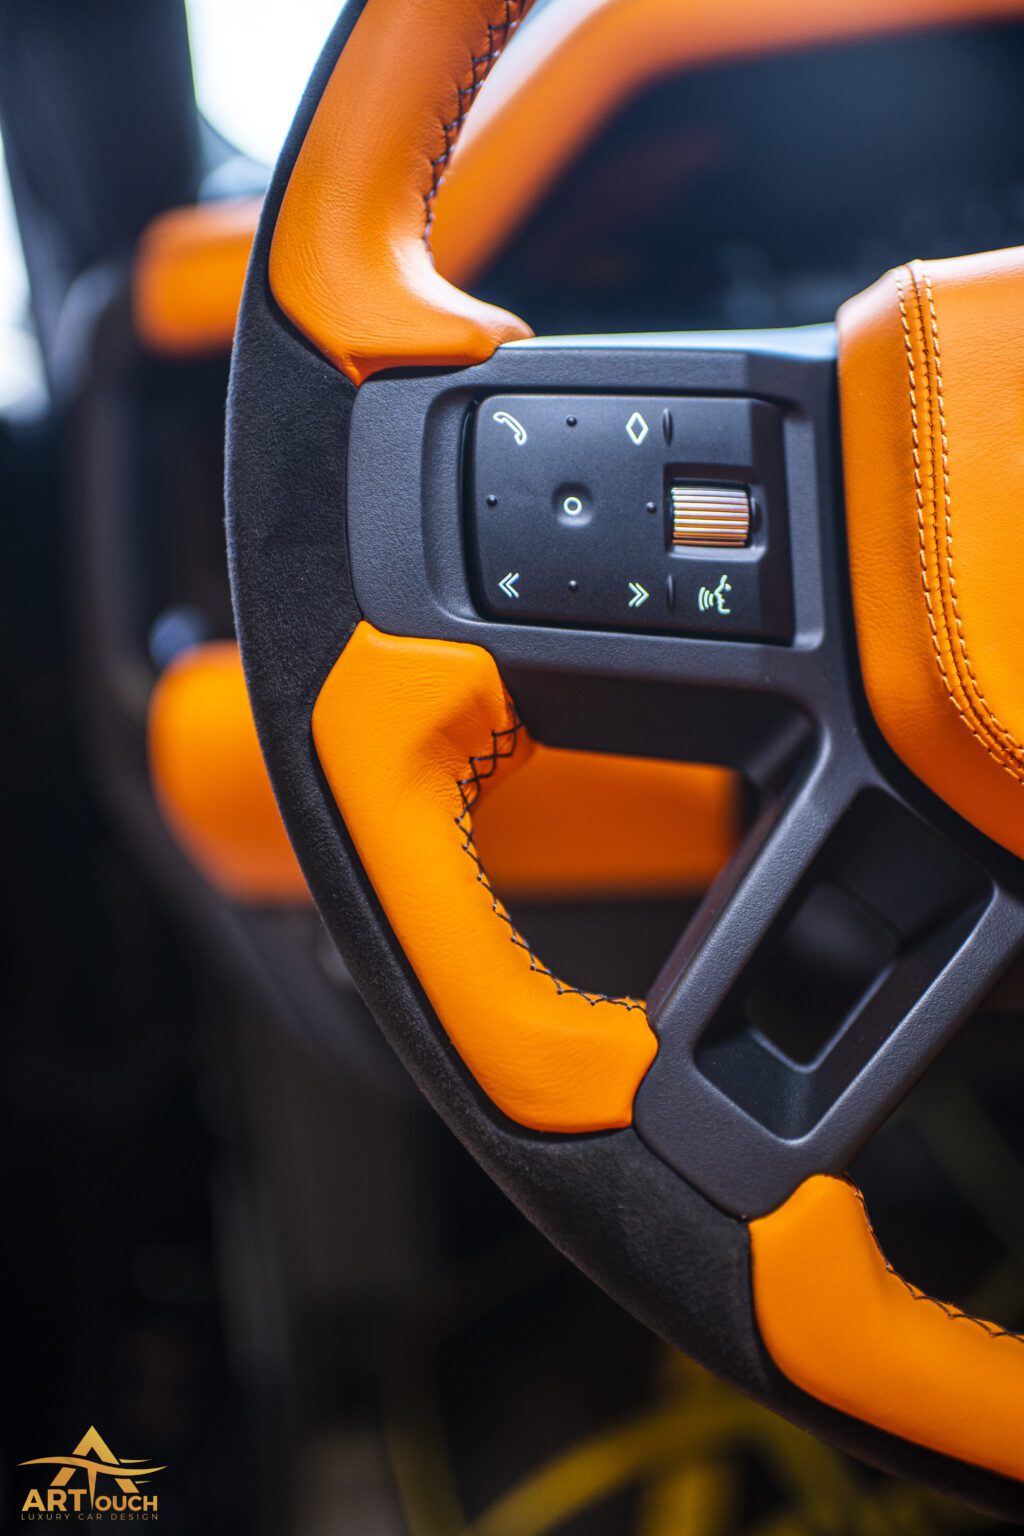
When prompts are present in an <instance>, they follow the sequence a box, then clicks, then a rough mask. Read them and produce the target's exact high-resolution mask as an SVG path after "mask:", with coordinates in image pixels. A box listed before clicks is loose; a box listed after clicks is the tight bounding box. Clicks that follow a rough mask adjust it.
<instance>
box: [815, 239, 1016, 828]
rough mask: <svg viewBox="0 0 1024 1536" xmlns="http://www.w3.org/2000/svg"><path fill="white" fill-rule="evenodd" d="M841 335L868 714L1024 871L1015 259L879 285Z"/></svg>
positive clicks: (995, 256) (954, 265) (941, 268)
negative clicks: (1015, 857) (1018, 860)
mask: <svg viewBox="0 0 1024 1536" xmlns="http://www.w3.org/2000/svg"><path fill="white" fill-rule="evenodd" d="M839 334H840V387H841V402H842V429H843V457H844V465H845V474H846V500H847V524H848V531H849V545H850V564H851V570H852V575H853V596H854V605H855V610H856V621H857V642H858V646H859V649H860V656H861V664H862V668H863V674H864V683H865V687H866V689H867V694H868V699H869V701H870V704H871V708H872V711H873V713H874V715H875V718H876V720H877V721H878V724H879V726H880V727H881V729H882V731H883V733H884V735H885V737H886V739H887V740H888V742H889V744H890V746H891V747H892V748H893V750H894V751H895V752H897V753H898V754H899V756H900V757H901V758H902V759H903V761H904V762H905V763H906V764H907V766H908V767H909V768H911V769H913V771H914V772H915V773H916V774H917V775H918V776H919V777H920V778H921V779H923V780H924V781H925V783H926V784H928V785H930V787H931V788H932V789H933V790H934V791H935V792H936V794H938V795H941V796H942V798H943V799H944V800H946V801H948V803H949V804H950V805H952V806H953V807H954V808H955V809H956V810H958V811H959V812H960V814H961V815H962V816H965V817H966V818H967V820H968V821H971V822H973V823H974V825H975V826H977V827H980V828H981V830H982V831H983V832H986V833H987V834H988V835H989V837H992V838H994V839H996V840H997V841H998V842H1000V843H1003V844H1004V845H1005V846H1006V847H1007V848H1009V849H1011V850H1012V851H1013V852H1014V853H1016V854H1018V855H1020V856H1024V666H1022V665H1021V657H1022V655H1024V603H1022V602H1021V597H1020V582H1019V571H1020V565H1021V554H1020V527H1021V511H1020V509H1021V505H1022V502H1024V451H1022V447H1021V443H1022V415H1021V409H1022V408H1021V402H1022V400H1024V250H1020V249H1018V250H1010V251H996V252H993V253H991V254H989V255H985V256H969V257H962V258H959V259H957V260H952V261H936V262H930V263H927V264H924V263H921V262H914V263H912V265H910V266H909V267H902V268H900V269H899V270H898V271H897V272H890V273H888V274H887V275H886V276H885V277H883V278H882V279H881V280H880V282H878V283H876V284H875V285H874V286H873V287H871V288H869V289H868V290H867V292H866V293H863V294H861V295H859V297H857V298H856V299H852V300H851V301H850V302H849V303H848V304H846V305H844V307H843V309H842V310H841V311H840V314H839Z"/></svg>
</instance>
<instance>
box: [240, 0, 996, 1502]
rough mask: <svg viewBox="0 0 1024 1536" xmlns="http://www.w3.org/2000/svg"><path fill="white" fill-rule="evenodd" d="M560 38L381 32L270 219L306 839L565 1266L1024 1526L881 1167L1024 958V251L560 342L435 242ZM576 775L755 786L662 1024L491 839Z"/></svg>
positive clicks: (252, 386) (478, 1137)
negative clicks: (535, 918)
mask: <svg viewBox="0 0 1024 1536" xmlns="http://www.w3.org/2000/svg"><path fill="white" fill-rule="evenodd" d="M527 8H528V7H527V5H526V4H525V3H522V0H444V3H443V4H442V3H436V4H413V3H411V0H349V3H348V4H347V5H346V7H345V9H344V12H343V14H342V16H341V19H340V20H339V22H338V24H337V26H336V28H335V30H334V32H333V34H332V36H331V38H330V40H329V42H328V44H327V46H326V49H325V51H324V54H323V56H322V58H321V60H320V62H319V64H318V66H317V69H316V72H315V74H314V76H313V79H312V81H311V84H310V86H309V89H308V92H307V94H306V97H305V100H304V102H303V104H302V106H301V108H300V110H299V113H298V116H297V119H296V122H295V124H294V127H293V129H292V132H291V135H290V137H289V140H288V143H287V145H286V146H285V149H284V151H283V153H282V156H281V159H280V161H279V163H278V166H277V168H276V171H275V174H274V177H273V181H272V185H271V187H270V191H269V195H268V197H267V200H266V205H265V208H264V212H263V216H262V221H261V225H260V229H259V234H258V237H257V240H256V244H255V247H254V253H253V258H252V261H251V264H250V268H249V273H248V279H247V283H246V289H245V295H244V300H243V304H242V310H241V315H240V320H239V325H238V330H237V338H236V344H235V352H234V360H233V368H232V380H231V390H230V399H229V423H228V460H229V463H228V533H229V552H230V561H231V575H232V583H233V593H234V601H235V607H236V616H237V624H238V633H239V637H240V642H241V646H242V654H243V660H244V664H245V669H246V676H247V682H248V687H249V691H250V695H251V700H252V705H253V710H254V714H255V718H256V722H257V726H258V730H259V734H260V739H261V743H262V747H263V751H264V754H265V757H266V760H267V764H268V767H269V770H270V773H271V776H272V779H273V783H274V786H275V790H276V793H277V796H278V799H279V802H280V805H281V809H282V812H283V815H284V819H285V822H286V825H287V828H288V831H289V835H290V837H291V839H292V841H293V843H294V846H295V848H296V851H297V853H298V856H299V858H300V861H301V864H302V868H303V871H304V873H305V875H306V878H307V879H308V881H309V884H310V887H311V889H312V891H313V894H314V896H315V898H316V901H317V903H318V905H319V908H320V911H321V913H322V914H323V917H324V920H325V922H326V924H327V925H328V927H329V929H330V932H331V934H332V935H333V937H334V940H335V942H336V943H337V945H338V948H339V949H340V951H341V952H342V954H343V955H344V957H345V960H346V961H347V963H348V965H349V967H350V969H351V971H352V974H353V976H354V978H355V979H356V982H357V984H358V986H359V987H360V989H361V991H362V993H363V995H364V997H365V998H366V1000H367V1003H368V1005H369V1006H370V1008H371V1009H372V1011H373V1013H374V1015H375V1016H376V1018H377V1020H378V1021H379V1024H380V1026H381V1028H382V1030H383V1031H384V1032H385V1034H386V1036H387V1038H388V1039H389V1040H390V1042H391V1043H392V1045H393V1046H394V1048H395V1050H396V1051H397V1052H398V1053H399V1055H400V1056H401V1058H402V1059H403V1061H404V1062H405V1063H406V1065H407V1067H408V1069H409V1070H410V1072H411V1073H412V1074H413V1075H414V1077H415V1078H416V1080H417V1082H418V1083H419V1084H420V1086H421V1088H422V1089H423V1091H424V1093H425V1094H426V1095H427V1097H428V1098H429V1099H430V1100H431V1102H432V1103H433V1104H434V1106H435V1107H436V1109H437V1110H438V1112H439V1113H440V1114H441V1115H442V1116H443V1117H444V1118H445V1119H446V1120H447V1122H448V1123H449V1124H450V1125H451V1127H452V1128H453V1129H454V1131H455V1132H456V1134H457V1135H458V1136H459V1137H460V1138H461V1140H462V1141H463V1142H464V1143H465V1145H466V1146H467V1147H468V1148H470V1150H471V1151H472V1152H473V1153H474V1155H475V1156H476V1157H477V1158H478V1159H479V1161H480V1162H481V1163H482V1165H483V1166H484V1168H485V1169H486V1170H487V1171H488V1173H489V1174H490V1175H491V1176H492V1177H493V1178H494V1180H495V1181H496V1182H497V1183H498V1184H499V1185H500V1186H501V1187H502V1188H503V1189H504V1190H505V1191H506V1192H507V1193H508V1194H509V1196H510V1197H511V1198H512V1199H513V1200H514V1201H515V1202H517V1204H518V1205H519V1206H520V1207H521V1208H522V1210H523V1211H524V1212H525V1213H526V1214H527V1216H528V1217H530V1219H531V1220H532V1221H534V1222H535V1223H536V1224H537V1225H538V1226H539V1227H540V1228H541V1229H542V1230H543V1231H544V1232H545V1233H546V1234H547V1235H548V1236H549V1237H550V1238H551V1240H552V1241H553V1242H554V1243H555V1244H556V1245H557V1246H558V1247H559V1248H560V1249H561V1250H562V1251H563V1252H564V1253H566V1254H567V1255H568V1256H569V1257H570V1258H571V1259H572V1260H574V1261H575V1263H577V1264H578V1265H579V1266H581V1267H582V1268H583V1269H584V1270H585V1271H586V1272H587V1273H589V1274H590V1275H591V1276H592V1277H593V1278H594V1279H595V1280H596V1281H598V1282H599V1283H600V1284H601V1285H602V1286H604V1287H605V1288H606V1289H607V1290H608V1291H609V1292H610V1293H611V1294H612V1295H613V1296H614V1297H616V1298H617V1299H618V1300H619V1301H620V1302H621V1303H622V1305H623V1306H625V1307H627V1308H628V1309H629V1310H630V1311H631V1312H633V1313H634V1314H635V1315H636V1316H637V1317H639V1318H640V1319H642V1320H643V1321H644V1322H646V1323H647V1324H648V1325H650V1327H652V1328H653V1329H655V1330H656V1331H657V1332H659V1333H660V1334H662V1335H663V1336H664V1337H665V1338H666V1339H668V1340H669V1341H670V1342H671V1343H672V1344H674V1345H676V1346H677V1347H679V1348H680V1349H682V1350H684V1351H686V1352H687V1353H688V1354H689V1355H691V1356H693V1357H694V1358H695V1359H697V1360H698V1361H700V1362H702V1363H703V1364H704V1365H706V1366H707V1367H709V1368H710V1369H712V1370H713V1371H715V1372H717V1373H718V1374H719V1375H721V1376H722V1377H724V1378H727V1379H728V1380H729V1381H731V1382H733V1383H735V1384H736V1385H737V1386H738V1387H740V1388H742V1389H743V1390H744V1391H746V1392H748V1393H750V1394H752V1395H753V1396H754V1397H756V1398H758V1399H760V1400H761V1401H762V1402H764V1403H766V1404H768V1405H769V1406H771V1407H772V1408H774V1409H776V1410H777V1411H778V1412H780V1413H782V1414H784V1415H786V1416H787V1417H788V1418H790V1419H792V1420H794V1421H795V1422H797V1423H799V1424H802V1425H805V1426H806V1427H808V1428H810V1429H811V1430H813V1431H814V1432H815V1433H816V1434H818V1435H820V1436H822V1437H824V1438H826V1439H828V1440H830V1441H832V1442H834V1443H835V1444H837V1445H839V1446H841V1447H844V1448H846V1449H848V1450H850V1451H852V1452H854V1453H856V1454H858V1455H860V1456H862V1457H863V1458H865V1459H867V1460H869V1461H871V1462H874V1463H876V1464H878V1465H880V1466H883V1467H887V1468H891V1469H894V1470H897V1471H900V1472H903V1473H905V1474H908V1475H911V1476H914V1477H916V1478H918V1479H920V1480H922V1481H925V1482H927V1483H930V1484H931V1485H933V1486H934V1487H936V1488H939V1489H943V1490H946V1491H952V1492H955V1493H958V1494H959V1495H960V1496H962V1497H965V1498H968V1499H971V1500H973V1501H975V1502H978V1503H982V1504H985V1505H987V1506H989V1507H992V1508H996V1509H999V1510H1001V1511H1004V1512H1010V1513H1011V1514H1016V1515H1018V1516H1019V1515H1024V1498H1022V1497H1021V1493H1022V1489H1021V1479H1024V1437H1022V1436H1021V1434H1020V1425H1021V1422H1022V1417H1024V1347H1022V1345H1024V1341H1022V1340H1021V1339H1020V1338H1018V1337H1017V1336H1015V1335H1012V1334H1010V1333H1008V1332H1006V1331H1004V1330H1002V1329H1000V1328H999V1327H997V1326H996V1325H995V1324H992V1323H988V1322H986V1321H985V1320H983V1319H978V1318H974V1317H971V1316H968V1315H967V1314H965V1313H963V1312H961V1311H959V1310H958V1309H957V1308H955V1307H953V1306H951V1305H948V1304H946V1303H943V1302H941V1301H939V1300H936V1299H933V1298H931V1297H929V1296H927V1295H924V1294H923V1293H921V1292H920V1291H919V1290H918V1289H916V1288H915V1287H914V1286H913V1285H911V1284H909V1283H908V1282H905V1281H904V1280H902V1279H901V1278H900V1276H899V1275H897V1274H896V1273H895V1272H894V1271H893V1270H892V1269H891V1267H890V1266H889V1265H888V1264H887V1262H886V1260H885V1258H884V1257H883V1255H882V1253H881V1252H880V1250H879V1248H878V1246H877V1244H876V1242H875V1240H874V1238H873V1234H872V1231H871V1227H870V1225H869V1223H868V1218H867V1215H866V1213H865V1210H864V1206H863V1201H862V1200H861V1198H860V1196H859V1194H858V1191H857V1190H856V1188H855V1187H854V1186H853V1185H852V1184H851V1183H850V1182H849V1181H848V1180H847V1178H846V1177H845V1170H846V1168H847V1166H848V1164H849V1162H850V1160H851V1158H852V1157H853V1155H854V1154H855V1153H856V1151H857V1150H858V1149H859V1148H860V1147H861V1146H862V1145H863V1144H864V1143H865V1142H866V1140H867V1139H868V1138H869V1137H870V1136H871V1135H872V1133H873V1132H874V1130H875V1129H876V1128H877V1127H878V1126H879V1125H880V1123H881V1122H882V1121H883V1120H884V1119H885V1118H886V1116H887V1115H888V1114H889V1113H890V1112H891V1111H892V1109H893V1108H894V1106H896V1105H897V1104H898V1103H899V1101H900V1100H901V1098H902V1097H903V1096H904V1095H905V1093H906V1092H907V1090H908V1088H909V1087H910V1086H911V1085H912V1084H913V1082H914V1081H915V1080H916V1079H917V1078H918V1076H919V1075H920V1074H921V1072H922V1071H923V1070H924V1068H925V1067H926V1066H927V1064H928V1063H929V1062H930V1061H931V1060H932V1059H933V1058H934V1057H935V1056H936V1054H937V1053H938V1052H939V1051H940V1050H941V1049H942V1047H943V1045H944V1044H945V1043H946V1042H947V1041H948V1040H949V1038H950V1037H951V1035H952V1034H953V1033H954V1031H955V1030H956V1029H957V1027H958V1026H959V1024H960V1023H961V1022H962V1021H963V1020H964V1018H965V1017H966V1016H967V1015H968V1013H969V1012H970V1011H971V1010H972V1009H973V1008H975V1007H976V1006H977V1005H978V1003H979V1002H980V1001H981V999H982V998H983V997H984V996H985V994H986V993H987V992H988V990H989V989H990V988H991V987H992V985H993V984H994V982H995V981H996V980H997V979H998V977H999V976H1000V974H1001V973H1002V972H1003V970H1004V969H1005V968H1006V966H1007V965H1008V964H1009V962H1010V961H1011V960H1012V959H1013V958H1014V957H1015V956H1016V955H1017V954H1018V953H1019V952H1020V950H1021V947H1022V944H1024V902H1022V890H1024V887H1022V883H1021V874H1022V867H1021V864H1020V859H1021V858H1022V857H1024V816H1022V815H1021V796H1022V792H1024V790H1022V786H1024V745H1022V743H1024V735H1022V732H1024V671H1022V669H1021V668H1020V666H1019V664H1018V661H1017V658H1018V657H1019V655H1020V651H1021V642H1022V641H1024V609H1022V606H1021V604H1020V601H1019V594H1018V590H1017V586H1018V584H1017V582H1016V581H1015V579H1014V572H1015V566H1016V565H1017V564H1019V558H1020V557H1019V542H1018V541H1019V534H1018V531H1017V524H1018V521H1019V502H1020V492H1021V479H1022V473H1024V471H1022V463H1021V455H1020V448H1019V444H1020V430H1021V423H1020V404H1019V403H1020V400H1021V399H1022V398H1024V361H1022V359H1024V346H1022V340H1024V338H1022V335H1021V332H1022V322H1021V318H1020V317H1021V315H1022V314H1024V304H1022V303H1021V302H1020V299H1021V295H1022V293H1024V253H1022V252H1019V251H1010V252H1001V253H996V254H993V255H987V256H979V257H972V258H964V259H962V260H958V261H942V262H935V263H932V264H930V265H928V266H924V265H921V264H920V263H913V264H912V265H910V266H908V267H906V268H904V269H901V270H900V271H899V272H897V273H890V274H888V275H886V276H885V277H883V278H882V279H880V281H879V282H878V283H877V284H876V285H875V286H874V287H873V288H872V289H870V290H869V291H868V292H867V293H866V294H863V295H861V296H860V297H859V298H856V299H854V300H852V301H851V302H850V303H848V304H847V305H846V306H845V307H844V309H843V311H842V312H841V314H840V317H839V325H838V332H837V331H836V329H835V328H833V327H817V328H808V329H806V330H803V331H792V332H782V331H780V332H774V333H773V332H763V333H757V334H742V335H740V334H734V335H715V334H705V335H680V334H667V335H656V336H636V337H582V338H570V339H551V340H535V339H531V334H530V332H529V330H528V327H527V326H526V325H525V324H523V323H522V322H521V321H520V320H518V319H516V318H515V317H514V316H512V315H509V314H507V313H504V312H503V311H500V310H497V309H495V308H493V307H491V306H489V305H485V304H483V303H480V302H478V301H477V300H475V299H473V298H471V297H469V296H468V295H466V294H465V293H462V292H460V291H458V290H457V289H456V288H454V287H453V286H451V285H450V284H449V283H448V282H446V281H445V280H444V279H443V278H442V277H441V276H440V275H439V274H438V273H437V272H436V270H435V269H434V266H433V264H432V261H431V256H430V249H429V236H430V222H431V209H432V205H433V200H434V197H435V194H436V192H437V189H438V185H439V182H440V179H441V177H442V175H443V173H444V169H445V166H446V165H447V163H448V159H449V157H450V155H451V153H452V150H453V147H454V144H455V140H456V138H457V135H458V133H459V130H460V127H461V125H462V122H463V120H464V119H465V117H466V114H467V112H468V111H469V109H470V107H471V106H472V103H473V101H474V98H475V97H476V94H477V92H478V90H479V88H480V86H481V85H482V83H483V81H484V79H485V78H486V75H487V72H488V70H489V69H490V67H491V65H492V63H493V62H494V60H495V58H496V57H497V56H498V55H499V54H500V52H501V50H502V48H503V47H504V45H505V44H506V43H507V41H508V38H509V36H510V35H511V33H512V32H513V30H514V29H515V27H516V26H517V25H518V23H519V21H520V20H521V19H522V16H523V14H524V12H525V10H526V9H527ZM651 16H652V21H651V24H652V25H654V24H655V21H654V16H655V9H654V8H652V11H651ZM837 336H838V341H837ZM837 356H838V368H837ZM844 492H845V521H844V513H843V508H844ZM536 740H541V741H544V742H546V743H549V744H553V745H558V746H563V747H575V748H585V749H589V750H598V751H615V752H625V753H631V754H637V755H645V756H651V757H663V758H685V759H687V760H692V761H700V760H703V761H712V762H718V763H725V764H729V765H731V766H734V767H736V768H738V769H741V770H742V772H743V773H744V774H745V776H746V778H747V781H748V782H749V784H750V785H751V786H752V787H753V790H754V792H755V794H756V802H757V805H758V812H757V815H756V817H755V818H754V821H753V824H752V826H751V828H750V830H749V832H748V834H747V835H746V837H745V839H744V840H743V842H742V845H741V847H740V848H739V850H738V852H737V853H736V855H735V856H734V858H733V859H732V861H731V863H730V864H729V866H728V867H727V868H726V870H725V871H724V872H723V874H722V875H721V876H720V878H719V879H718V880H717V881H716V883H715V884H714V886H713V887H712V889H711V891H710V893H709V895H708V897H707V898H706V900H705V902H704V903H703V906H702V907H701V909H700V912H699V913H698V916H697V918H696V919H695V920H694V922H693V923H692V924H691V925H690V927H689V928H688V929H687V931H686V932H685V933H684V934H683V935H682V937H681V938H680V941H679V944H678V945H677V947H676V949H675V951H674V952H673V954H672V955H671V956H670V957H669V959H668V960H667V962H666V964H665V966H664V968H663V970H662V972H661V974H660V976H659V977H658V979H657V981H656V983H655V984H654V986H653V988H652V989H651V991H650V994H649V995H648V997H647V998H646V999H635V998H624V997H609V996H604V995H598V994H594V993H590V992H586V991H583V990H580V988H578V987H576V986H573V985H569V984H568V983H566V982H563V981H561V980H560V979H559V978H558V977H557V976H556V975H554V974H553V973H552V971H551V970H550V969H549V968H548V967H547V966H546V965H545V963H544V960H543V957H542V956H540V955H538V954H536V953H535V952H534V951H533V949H532V948H531V946H530V944H529V943H528V941H527V940H526V938H524V937H523V935H522V934H520V933H519V931H518V930H517V928H516V926H515V925H514V923H513V922H512V920H511V918H510V916H509V914H508V912H507V911H506V910H505V908H504V906H503V904H502V902H501V900H500V899H499V897H498V895H496V894H495V892H494V891H493V889H492V888H491V885H490V883H489V881H488V877H487V872H486V870H485V869H484V867H483V865H482V863H481V860H480V858H479V856H478V854H477V851H476V848H475V845H474V839H473V812H474V807H475V805H476V804H477V802H478V800H479V798H480V797H481V796H485V795H487V794H489V793H491V792H492V791H493V789H494V786H495V785H497V784H499V783H500V782H501V781H502V780H503V779H504V778H506V777H507V776H508V775H510V774H513V773H515V772H516V770H517V768H518V767H519V765H521V763H522V762H523V761H525V760H526V758H527V757H528V755H529V753H530V751H531V744H532V742H534V741H536ZM594 835H595V837H597V836H600V828H599V827H595V829H594ZM809 926H813V928H814V931H815V932H816V933H817V934H819V935H820V934H821V933H822V932H825V933H827V934H829V935H831V942H832V948H833V960H834V966H833V969H832V972H831V974H830V976H829V982H830V985H829V986H828V987H822V986H820V985H818V984H817V981H820V978H817V980H816V978H815V976H814V975H812V974H811V971H810V969H809V968H808V965H809V963H808V961H807V943H806V939H807V933H808V931H809Z"/></svg>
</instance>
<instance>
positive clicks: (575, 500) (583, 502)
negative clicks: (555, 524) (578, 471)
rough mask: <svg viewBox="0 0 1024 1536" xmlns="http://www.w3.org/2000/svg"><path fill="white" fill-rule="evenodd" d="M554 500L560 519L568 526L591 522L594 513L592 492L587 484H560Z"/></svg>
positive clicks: (556, 513)
mask: <svg viewBox="0 0 1024 1536" xmlns="http://www.w3.org/2000/svg"><path fill="white" fill-rule="evenodd" d="M553 501H554V507H555V515H556V516H557V518H558V521H559V522H560V523H563V524H564V525H565V526H566V527H567V528H572V527H577V528H578V527H579V526H580V525H581V524H583V523H589V522H590V519H591V517H592V516H593V514H594V508H593V503H592V501H591V499H590V492H589V491H588V490H587V488H586V486H585V485H560V486H559V487H558V489H557V491H556V492H555V494H554V497H553Z"/></svg>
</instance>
